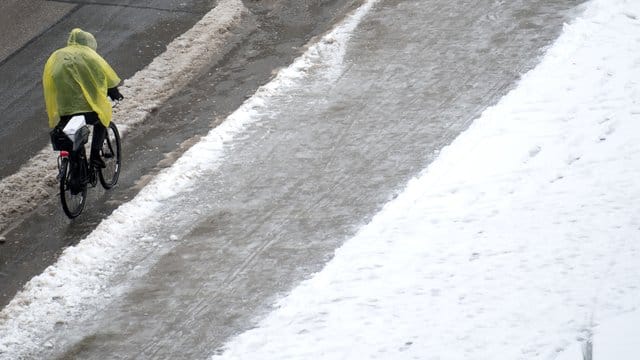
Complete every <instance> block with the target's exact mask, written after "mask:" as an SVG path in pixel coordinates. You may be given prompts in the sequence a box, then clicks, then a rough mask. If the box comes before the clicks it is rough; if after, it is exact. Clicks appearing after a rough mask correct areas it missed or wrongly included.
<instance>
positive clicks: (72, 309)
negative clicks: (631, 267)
mask: <svg viewBox="0 0 640 360" xmlns="http://www.w3.org/2000/svg"><path fill="white" fill-rule="evenodd" d="M374 3H375V1H369V2H367V3H366V4H365V5H363V6H362V7H360V8H359V9H357V10H356V11H355V12H354V13H353V14H351V15H350V16H347V17H346V19H345V20H344V22H343V23H342V24H341V25H339V26H337V27H336V28H335V29H334V30H333V31H332V32H330V33H328V34H327V35H325V36H324V37H323V38H322V39H320V40H319V41H318V42H317V43H315V44H313V45H311V46H310V47H309V48H308V49H307V51H306V52H305V54H303V55H302V56H301V57H299V58H298V59H296V60H295V61H294V63H293V64H292V65H291V66H290V67H288V68H285V69H282V70H281V71H279V73H278V74H277V76H276V77H275V79H274V80H272V81H271V82H270V83H268V84H266V85H264V86H263V87H261V88H260V89H258V91H257V92H256V94H255V95H254V96H253V97H251V98H250V99H248V100H247V101H246V102H245V103H244V104H243V105H242V106H241V107H240V108H239V109H238V110H236V111H235V112H234V113H233V114H231V115H230V116H229V117H228V118H227V119H226V120H225V121H224V122H223V123H222V124H220V125H219V126H218V127H216V128H215V129H213V130H212V131H210V132H209V134H207V136H205V137H204V138H203V139H202V140H201V141H200V142H198V143H197V144H195V145H194V146H193V147H192V148H191V149H189V150H188V151H187V152H185V154H184V155H183V156H182V157H181V158H179V159H178V160H177V161H176V162H175V163H174V165H173V166H171V167H170V168H168V169H165V170H164V171H162V172H161V173H160V174H159V175H158V176H157V177H156V178H155V179H154V180H152V181H151V182H150V183H149V185H147V186H146V187H144V188H143V189H142V190H141V191H140V193H139V194H138V195H137V196H136V197H135V198H134V199H133V200H131V201H130V202H128V203H125V204H123V205H121V206H120V207H119V208H118V209H116V210H115V211H114V212H113V214H112V215H111V216H109V217H108V218H107V219H105V220H104V221H103V222H102V223H100V225H98V227H97V228H96V229H95V230H94V231H93V232H92V233H91V234H90V235H89V236H87V238H85V239H83V240H82V241H81V242H80V243H79V244H78V245H77V246H75V247H70V248H67V249H65V251H64V252H63V253H62V255H61V256H60V258H59V259H58V261H57V262H56V263H55V264H54V265H51V266H50V267H48V268H47V269H46V270H45V271H44V272H43V273H42V274H41V275H38V276H36V277H34V278H33V279H32V280H31V281H29V283H27V284H26V285H25V287H24V289H23V290H22V291H21V292H20V293H18V294H17V295H16V296H15V298H14V299H13V300H12V301H11V303H9V305H7V306H6V307H5V308H4V309H3V310H2V312H0V359H19V358H31V357H38V356H39V355H41V354H42V353H43V352H45V351H49V350H52V349H55V348H56V343H55V341H54V339H55V338H54V337H53V336H52V335H51V334H55V331H56V328H57V327H58V326H65V325H66V324H70V323H73V322H75V321H80V320H81V319H83V318H90V317H91V315H92V314H93V313H95V312H96V311H99V309H100V308H101V307H103V306H104V305H105V304H106V303H107V302H109V301H110V300H109V299H111V298H113V297H115V296H117V295H118V294H117V292H118V290H117V287H118V286H123V284H115V283H114V280H115V279H116V278H117V276H118V275H120V274H122V273H124V272H127V271H131V269H125V268H123V265H124V264H131V263H132V262H135V261H134V259H137V258H136V255H137V254H139V253H144V252H147V251H149V248H151V247H153V248H159V247H163V246H164V247H165V251H166V248H170V247H172V246H175V245H174V244H175V242H176V240H178V239H179V235H177V234H165V236H164V238H150V237H149V236H148V234H149V233H150V232H151V231H152V230H153V224H154V223H157V222H158V221H162V220H163V219H162V214H163V211H165V210H166V209H163V207H164V206H165V204H166V203H167V201H168V200H170V199H172V198H173V197H174V196H175V195H177V194H179V193H184V192H187V191H190V190H191V189H192V188H193V185H195V184H197V181H199V177H198V176H199V174H201V173H202V172H203V171H205V170H206V171H208V172H210V171H212V170H214V169H216V168H217V166H218V165H219V163H220V161H222V159H223V156H224V152H225V151H227V150H228V147H229V146H231V145H232V144H231V142H232V140H233V139H234V137H235V136H237V135H238V134H239V133H241V132H242V131H243V129H244V128H245V127H246V126H247V125H248V124H250V123H252V122H255V121H257V120H258V119H260V118H261V117H262V115H263V114H265V113H268V111H269V102H270V99H271V98H273V97H277V96H279V94H281V93H282V92H283V91H287V89H290V88H291V87H298V81H300V80H301V79H304V78H305V76H307V74H309V73H311V72H314V71H315V69H320V68H322V71H323V73H327V74H329V76H338V75H337V74H338V73H339V72H340V66H341V63H342V57H343V56H344V54H345V49H346V46H347V43H348V40H349V38H350V35H351V32H352V31H353V29H355V27H356V26H357V25H358V24H359V22H360V20H361V19H362V17H363V16H364V15H365V14H366V12H367V11H368V10H369V9H370V8H371V6H372V5H373V4H374ZM219 6H220V5H219ZM125 96H126V94H125ZM151 97H152V98H153V96H151ZM135 119H136V117H134V120H131V122H127V124H128V125H129V124H131V123H132V122H134V121H136V120H135ZM149 262H150V261H149V259H144V261H142V262H141V263H144V264H146V265H149ZM132 271H133V272H135V273H138V272H144V271H145V269H141V268H139V267H136V268H134V269H133V270H132Z"/></svg>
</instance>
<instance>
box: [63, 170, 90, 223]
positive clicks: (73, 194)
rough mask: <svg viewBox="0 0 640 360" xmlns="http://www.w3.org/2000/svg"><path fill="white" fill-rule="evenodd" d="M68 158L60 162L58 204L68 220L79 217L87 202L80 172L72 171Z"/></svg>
mask: <svg viewBox="0 0 640 360" xmlns="http://www.w3.org/2000/svg"><path fill="white" fill-rule="evenodd" d="M74 166H78V165H74V164H71V163H70V162H69V159H68V158H63V159H62V161H61V162H60V175H61V176H60V202H62V210H64V213H65V214H67V216H68V217H69V218H70V219H73V218H75V217H77V216H78V215H80V213H81V212H82V209H84V204H85V202H86V200H87V186H86V185H83V184H82V183H81V179H80V172H79V171H74V169H73V167H74Z"/></svg>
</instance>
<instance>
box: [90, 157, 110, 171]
mask: <svg viewBox="0 0 640 360" xmlns="http://www.w3.org/2000/svg"><path fill="white" fill-rule="evenodd" d="M91 165H93V166H94V167H95V168H97V169H104V168H106V167H107V164H105V163H104V161H103V160H102V158H101V157H100V156H96V157H92V158H91Z"/></svg>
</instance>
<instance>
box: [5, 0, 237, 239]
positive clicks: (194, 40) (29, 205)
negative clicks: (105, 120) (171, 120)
mask: <svg viewBox="0 0 640 360" xmlns="http://www.w3.org/2000/svg"><path fill="white" fill-rule="evenodd" d="M247 13H248V10H247V9H246V8H245V7H244V5H243V4H242V1H241V0H222V1H220V2H219V4H218V5H217V6H216V7H215V8H214V9H212V10H211V11H209V12H208V13H207V14H205V16H204V17H203V18H202V19H201V20H200V21H199V22H198V23H196V24H195V25H194V26H193V28H191V29H190V30H189V31H187V32H186V33H184V34H182V35H180V36H179V37H178V38H176V39H175V40H173V41H172V42H171V43H170V44H169V45H168V46H167V49H166V50H165V52H164V53H162V54H161V55H160V56H158V57H157V58H155V59H154V60H153V61H152V62H151V64H149V65H148V66H147V67H145V68H144V69H143V70H140V71H139V72H137V73H136V74H134V75H133V76H132V77H131V78H130V79H127V80H126V81H125V82H124V84H123V85H122V86H121V87H120V89H121V92H122V94H123V95H124V96H125V98H126V99H125V100H124V101H123V102H122V103H121V104H120V105H119V106H118V107H116V108H115V109H114V111H113V119H114V122H116V124H117V125H118V127H119V129H120V133H121V135H122V136H123V137H124V136H126V133H127V130H128V129H129V128H130V127H131V126H133V125H136V124H139V123H141V122H142V121H144V119H145V118H146V117H147V115H149V114H150V113H152V112H153V111H155V110H156V109H157V108H158V107H159V106H160V105H161V104H162V103H163V102H165V101H166V100H167V99H168V98H169V97H170V96H171V95H173V94H175V93H176V92H177V91H179V90H180V89H181V88H183V87H184V86H185V85H186V84H187V83H188V82H189V81H190V80H191V79H193V78H194V77H195V76H196V75H197V74H198V71H199V70H200V69H201V68H203V67H204V66H207V65H211V64H212V62H214V61H217V60H218V59H219V58H221V57H222V56H223V55H224V50H225V45H226V44H227V43H228V42H229V40H230V39H231V36H232V35H233V34H232V33H231V32H230V30H231V29H232V28H234V27H236V26H238V25H239V24H240V23H241V22H242V19H243V18H244V17H245V15H246V14H247ZM56 175H57V162H56V153H54V152H53V151H52V149H51V147H50V146H46V147H45V148H44V149H42V150H41V151H40V152H39V153H38V154H36V155H35V156H34V157H33V158H31V159H30V160H29V161H28V162H27V163H26V164H25V165H23V166H22V167H21V168H20V169H19V170H18V171H17V172H16V173H15V174H13V175H11V176H8V177H6V178H4V179H2V181H0V203H1V204H2V208H1V209H0V231H2V230H4V229H5V228H6V227H7V226H9V225H10V223H11V222H12V221H16V219H17V218H19V217H20V216H21V215H24V214H26V213H27V212H29V211H31V210H33V209H35V208H36V207H38V206H39V205H40V204H42V203H43V202H44V201H46V200H47V198H48V197H49V196H51V194H53V193H55V191H56V187H55V185H56V183H57V181H56Z"/></svg>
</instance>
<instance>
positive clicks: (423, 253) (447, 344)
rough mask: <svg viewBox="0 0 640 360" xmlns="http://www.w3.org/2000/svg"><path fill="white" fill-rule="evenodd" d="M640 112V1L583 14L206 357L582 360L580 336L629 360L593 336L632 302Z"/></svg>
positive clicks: (615, 1)
mask: <svg viewBox="0 0 640 360" xmlns="http://www.w3.org/2000/svg"><path fill="white" fill-rule="evenodd" d="M639 101H640V2H637V1H624V0H594V1H591V2H589V3H588V4H587V6H586V7H585V11H584V13H583V14H582V16H581V17H580V18H579V19H577V20H576V21H574V22H573V23H572V24H570V25H566V26H565V28H564V31H563V34H562V36H561V37H560V38H559V39H558V40H557V42H556V43H555V44H554V45H553V46H552V47H551V48H550V49H549V50H548V52H547V53H546V55H545V56H544V58H543V59H542V61H541V63H540V64H539V66H537V67H536V68H535V69H534V70H532V71H530V72H529V73H527V74H526V75H525V76H523V78H522V80H521V82H520V84H519V85H518V87H517V88H516V89H515V90H513V91H512V92H510V93H509V94H508V95H507V96H505V97H504V98H503V99H501V101H500V102H499V103H498V104H497V105H496V106H494V107H492V108H489V109H487V110H486V111H485V112H484V113H483V114H482V116H481V117H480V118H479V119H477V120H476V121H475V122H474V123H473V124H472V126H471V127H470V128H469V129H468V130H467V131H466V132H464V133H463V134H461V135H460V136H459V137H458V138H457V139H456V140H455V141H454V142H453V143H452V145H451V146H449V147H447V148H445V149H444V150H443V151H442V152H441V154H440V156H439V157H438V159H437V160H436V161H435V162H433V163H432V165H430V166H429V167H428V168H427V169H426V170H425V171H424V172H423V173H422V174H421V175H420V176H419V177H418V178H416V179H414V180H412V181H411V182H410V183H409V184H408V185H407V187H406V189H405V191H404V192H403V193H402V195H401V196H399V197H398V198H397V199H396V200H394V201H392V202H390V203H389V204H387V205H386V206H385V207H384V209H383V210H382V211H381V212H380V213H379V214H377V215H376V216H375V218H374V219H373V220H372V222H371V223H370V224H368V225H367V226H365V227H364V228H362V229H361V230H360V231H359V232H358V234H357V235H356V236H355V237H354V238H353V239H351V240H349V241H348V242H347V243H345V245H344V246H343V247H342V248H340V249H339V250H338V251H336V254H335V258H334V259H333V260H332V261H331V262H330V263H329V264H328V265H327V266H326V267H325V269H323V270H322V271H321V272H320V273H318V274H316V275H315V276H314V277H312V278H311V279H310V280H308V281H305V282H303V283H302V284H301V285H300V286H299V287H297V288H296V289H295V290H293V291H292V292H291V294H289V295H288V296H287V297H285V298H284V299H282V300H281V301H280V302H279V303H278V308H277V309H276V310H275V311H274V312H273V313H271V314H270V315H268V316H267V317H266V318H265V319H263V320H262V321H261V322H260V323H259V325H258V326H257V327H256V328H255V329H253V330H250V331H248V332H246V333H244V334H241V335H239V336H237V337H236V338H235V339H233V340H232V341H230V342H229V343H228V344H227V345H226V346H225V348H224V350H225V351H224V353H223V354H222V355H218V356H215V357H214V359H261V360H263V359H348V358H357V359H373V358H381V359H425V358H429V359H554V358H557V357H559V356H565V357H563V359H568V358H571V359H575V360H578V359H581V356H582V352H581V351H580V349H581V344H580V343H581V342H585V341H586V340H587V339H589V337H590V336H591V334H595V335H594V338H593V339H594V342H593V353H594V356H596V357H594V358H595V359H600V358H602V359H605V358H607V359H611V358H615V359H621V358H623V356H624V358H628V359H631V358H637V355H636V352H637V351H634V350H635V349H632V348H631V349H630V350H627V351H631V352H627V353H624V354H617V355H615V357H606V356H601V357H597V356H598V355H596V354H599V351H602V352H601V354H606V353H607V352H606V349H605V348H604V347H605V346H606V343H607V341H605V339H611V338H612V337H613V336H616V335H610V336H607V335H601V337H600V341H598V334H607V331H604V330H602V328H600V327H598V326H597V325H598V324H599V323H607V321H612V320H609V319H611V318H615V317H618V316H623V318H626V319H627V320H628V319H629V317H628V315H625V314H627V313H629V312H632V311H637V310H636V309H638V307H639V305H640V265H639V263H638V261H637V259H638V255H640V242H639V241H638V239H639V238H640V202H639V201H638V199H640V182H639V181H638V179H640V121H639V120H640V104H639ZM634 318H635V317H634ZM626 323H627V324H630V325H631V326H630V327H627V328H625V330H626V331H627V333H626V335H625V336H627V337H628V338H630V339H632V340H634V341H635V343H637V341H638V340H639V339H640V326H639V325H638V323H637V322H633V321H627V322H626ZM614 327H615V326H614ZM599 331H600V332H599ZM565 349H567V352H564V353H563V351H565ZM576 349H577V350H576ZM627 349H629V348H627ZM570 350H576V351H573V352H570V353H569V351H570ZM567 354H568V355H567ZM566 356H569V357H568V358H567V357H566Z"/></svg>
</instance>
